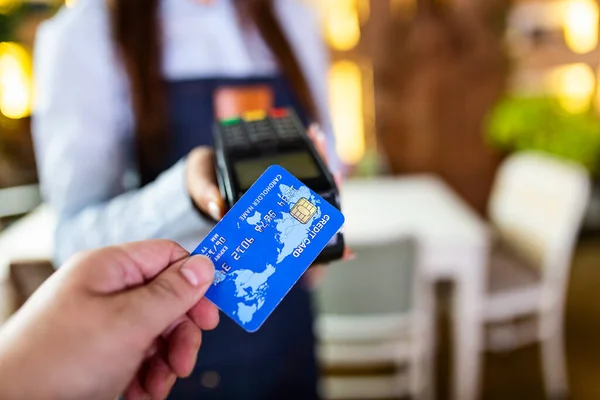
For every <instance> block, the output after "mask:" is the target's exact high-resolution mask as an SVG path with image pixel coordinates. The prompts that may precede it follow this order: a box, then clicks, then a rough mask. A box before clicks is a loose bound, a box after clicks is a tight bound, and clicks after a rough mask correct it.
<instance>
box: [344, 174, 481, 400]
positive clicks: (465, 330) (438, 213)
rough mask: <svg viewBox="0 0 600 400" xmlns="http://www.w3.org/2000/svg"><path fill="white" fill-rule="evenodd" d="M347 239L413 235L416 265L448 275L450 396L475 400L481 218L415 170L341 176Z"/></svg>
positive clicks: (429, 273) (433, 276)
mask: <svg viewBox="0 0 600 400" xmlns="http://www.w3.org/2000/svg"><path fill="white" fill-rule="evenodd" d="M342 211H343V212H344V214H345V215H346V225H345V227H344V232H347V235H351V236H352V237H349V238H348V239H349V241H352V240H355V241H357V242H360V243H365V242H369V241H372V242H378V241H380V240H382V239H385V238H386V237H388V236H389V235H390V234H394V235H402V234H406V235H411V236H415V237H416V238H417V239H418V241H419V248H420V256H421V258H422V259H421V263H420V264H421V265H423V267H424V269H425V271H424V273H425V276H426V277H428V279H429V280H430V282H431V283H432V284H434V283H435V282H437V281H439V280H450V281H452V282H453V283H454V285H455V292H454V293H455V296H454V299H453V305H452V313H453V346H454V354H455V356H454V361H453V363H454V364H453V365H454V368H453V371H454V376H453V395H454V396H453V398H455V399H456V400H475V399H476V398H477V395H478V384H479V380H480V377H479V376H478V372H479V371H480V362H481V361H480V354H479V349H480V345H479V343H480V342H481V341H482V340H483V331H482V327H481V325H480V319H479V316H480V308H479V305H480V304H481V303H482V300H483V298H484V291H485V282H486V260H487V256H488V248H489V242H490V235H489V232H488V229H487V227H486V224H485V223H484V221H483V220H482V219H481V218H479V216H478V215H477V214H476V213H474V212H473V211H472V210H471V209H470V208H469V207H468V206H467V205H466V204H465V203H464V202H463V201H462V200H461V199H460V198H458V197H457V196H456V195H455V194H454V192H453V191H452V190H451V189H450V188H449V187H448V186H447V185H446V184H445V183H444V182H443V181H441V180H440V179H438V178H436V177H434V176H429V175H419V176H410V177H401V178H377V179H365V180H350V181H347V182H346V183H345V184H344V186H343V188H342Z"/></svg>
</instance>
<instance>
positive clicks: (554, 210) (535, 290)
mask: <svg viewBox="0 0 600 400" xmlns="http://www.w3.org/2000/svg"><path fill="white" fill-rule="evenodd" d="M590 186H591V185H590V180H589V177H588V174H587V173H586V171H585V170H584V169H583V168H581V167H579V166H577V165H574V164H571V163H569V162H566V161H562V160H559V159H556V158H554V157H551V156H548V155H543V154H539V153H518V154H516V155H513V156H511V157H509V158H508V159H507V160H506V161H505V162H504V164H503V165H502V166H501V167H500V169H499V172H498V175H497V179H496V181H495V183H494V188H493V192H492V196H491V201H490V209H489V214H490V220H491V223H492V225H493V227H494V229H495V230H496V232H497V234H498V235H497V239H498V240H497V243H496V246H494V249H493V251H492V252H491V254H490V262H489V266H488V268H489V269H488V278H489V279H488V297H487V300H486V301H485V304H484V307H483V310H482V311H483V314H482V317H483V322H484V323H486V324H487V328H488V331H489V337H488V340H487V341H486V344H487V349H488V350H491V351H505V350H509V349H513V348H515V347H517V346H521V345H524V344H528V343H532V342H540V344H541V348H542V369H543V376H544V381H545V388H546V393H547V395H548V397H552V398H555V397H562V396H565V395H566V394H567V393H568V384H567V374H566V370H565V369H566V365H565V355H564V341H563V320H564V307H565V297H566V291H567V283H568V278H569V271H570V264H571V258H572V253H573V249H574V247H575V244H576V241H577V237H578V232H579V229H580V226H581V223H582V218H583V215H584V213H585V209H586V205H587V202H588V200H589V194H590ZM526 317H534V318H535V320H533V321H532V320H529V322H528V323H524V324H519V323H518V321H519V319H523V320H524V321H527V320H526V319H525V318H526ZM481 350H483V349H481Z"/></svg>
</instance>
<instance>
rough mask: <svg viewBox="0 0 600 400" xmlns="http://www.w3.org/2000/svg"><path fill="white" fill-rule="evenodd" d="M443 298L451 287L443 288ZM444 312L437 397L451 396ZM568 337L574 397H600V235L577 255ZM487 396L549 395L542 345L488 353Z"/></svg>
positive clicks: (582, 245) (584, 244) (488, 399)
mask: <svg viewBox="0 0 600 400" xmlns="http://www.w3.org/2000/svg"><path fill="white" fill-rule="evenodd" d="M439 292H440V293H439V294H440V295H441V297H442V299H443V297H445V295H446V294H447V290H446V288H442V290H440V291H439ZM445 315H446V314H445V312H444V310H441V311H440V319H441V321H440V322H441V326H442V328H441V331H440V340H441V351H440V355H439V357H438V367H437V373H438V377H439V378H438V379H439V380H438V384H439V385H438V386H439V387H438V391H437V393H438V394H439V396H438V398H442V399H447V398H450V397H449V396H448V395H447V394H448V392H449V382H448V379H447V377H448V376H449V354H450V352H449V351H448V342H449V338H448V334H447V332H448V324H447V319H446V317H445ZM566 340H567V359H568V369H569V378H570V385H571V397H570V398H571V399H574V400H592V399H600V239H599V238H593V239H592V238H588V239H583V240H582V242H581V243H580V244H579V246H578V249H577V252H576V254H575V256H574V263H573V268H572V273H571V280H570V284H569V294H568V304H567V316H566ZM483 379H484V382H483V393H482V398H483V399H485V400H500V399H527V400H536V399H544V392H543V386H542V376H541V365H540V349H539V346H537V345H531V346H528V347H525V348H522V349H519V350H517V351H514V352H511V353H508V354H487V355H486V356H485V370H484V378H483Z"/></svg>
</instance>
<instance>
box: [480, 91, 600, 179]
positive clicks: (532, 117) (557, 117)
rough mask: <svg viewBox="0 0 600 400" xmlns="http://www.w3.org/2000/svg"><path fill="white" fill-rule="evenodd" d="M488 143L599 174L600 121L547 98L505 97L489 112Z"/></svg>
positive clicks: (591, 112)
mask: <svg viewBox="0 0 600 400" xmlns="http://www.w3.org/2000/svg"><path fill="white" fill-rule="evenodd" d="M486 135H487V139H488V141H489V143H490V144H491V145H492V146H493V147H495V148H497V149H500V150H502V151H508V152H512V151H524V150H537V151H542V152H546V153H550V154H553V155H555V156H557V157H561V158H564V159H568V160H570V161H575V162H578V163H580V164H581V165H583V166H584V167H586V168H587V169H588V170H589V171H590V172H591V173H593V174H598V173H599V172H600V118H599V117H598V116H597V115H596V114H595V112H594V111H592V110H590V111H587V112H584V113H579V114H570V113H568V112H566V111H565V110H564V109H563V108H562V107H561V106H560V104H559V103H558V102H557V101H556V99H554V98H550V97H506V98H504V99H503V100H502V101H501V102H500V103H498V104H497V106H496V107H495V108H494V109H493V110H492V112H491V114H490V116H489V119H488V125H487V132H486Z"/></svg>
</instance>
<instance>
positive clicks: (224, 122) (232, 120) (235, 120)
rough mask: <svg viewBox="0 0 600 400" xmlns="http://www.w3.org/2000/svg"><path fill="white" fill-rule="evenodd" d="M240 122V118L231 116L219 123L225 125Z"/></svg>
mask: <svg viewBox="0 0 600 400" xmlns="http://www.w3.org/2000/svg"><path fill="white" fill-rule="evenodd" d="M239 122H240V118H239V117H233V118H227V119H224V120H222V121H221V124H223V125H225V126H230V125H235V124H238V123H239Z"/></svg>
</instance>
